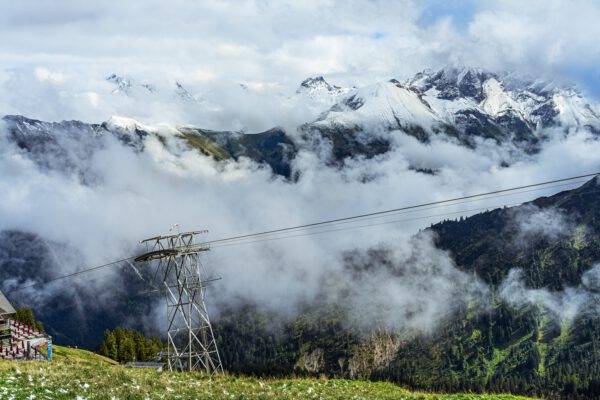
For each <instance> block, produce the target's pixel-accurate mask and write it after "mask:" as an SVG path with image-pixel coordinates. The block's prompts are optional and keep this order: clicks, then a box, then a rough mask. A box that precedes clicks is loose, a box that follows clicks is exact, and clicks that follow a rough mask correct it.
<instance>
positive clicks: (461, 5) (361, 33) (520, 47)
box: [0, 0, 600, 97]
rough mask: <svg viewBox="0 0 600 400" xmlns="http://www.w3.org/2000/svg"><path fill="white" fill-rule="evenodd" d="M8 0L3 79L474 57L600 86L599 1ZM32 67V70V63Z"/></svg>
mask: <svg viewBox="0 0 600 400" xmlns="http://www.w3.org/2000/svg"><path fill="white" fill-rule="evenodd" d="M448 3H450V2H447V1H443V0H430V1H415V2H413V1H409V0H407V1H339V2H338V1H332V0H330V1H303V2H300V1H290V2H287V1H273V2H271V1H248V2H243V1H236V2H233V1H231V2H229V1H225V2H222V1H219V2H216V1H215V2H213V1H202V2H198V1H182V0H174V1H147V0H144V1H138V0H136V1H119V2H116V1H115V2H112V1H85V2H82V1H44V0H36V1H26V0H22V1H18V2H15V1H13V0H0V7H1V9H2V12H1V13H0V71H2V72H3V74H0V80H2V79H4V80H6V79H8V78H7V76H10V75H7V74H11V73H15V71H18V72H23V73H25V72H27V71H29V72H31V71H34V70H35V69H36V68H38V76H37V78H38V79H39V78H40V76H39V68H44V69H45V70H46V71H47V72H48V73H46V74H45V79H46V80H50V81H55V82H61V81H63V80H65V79H69V78H70V77H71V76H77V77H78V78H79V79H81V77H89V79H97V78H104V77H105V76H106V74H108V73H111V72H117V73H121V74H129V75H133V76H136V77H142V78H143V79H152V78H156V79H158V78H160V79H170V80H175V79H178V80H180V81H184V82H188V83H190V84H194V83H199V84H201V83H207V82H214V81H216V80H225V81H235V82H257V83H270V84H273V83H276V84H279V85H284V86H286V85H287V86H290V87H292V86H295V85H297V84H298V82H299V81H300V80H302V79H303V78H305V77H306V76H309V75H315V74H323V75H325V76H326V77H328V78H329V79H331V80H333V81H337V82H339V83H344V82H348V83H356V84H360V83H362V82H365V81H367V82H370V81H373V80H377V79H388V78H390V77H405V76H407V75H409V74H412V73H414V72H417V71H418V70H421V69H423V68H427V67H429V68H438V67H440V66H443V65H448V64H466V65H475V66H482V67H485V68H491V69H516V70H519V71H522V72H525V73H529V74H534V75H536V76H537V75H543V76H551V77H553V78H555V79H569V80H572V81H574V82H576V83H577V84H578V85H579V86H580V87H581V88H582V89H584V90H585V91H586V92H588V93H591V94H593V95H594V96H595V97H598V95H600V83H599V73H598V67H597V65H600V46H599V45H598V44H597V39H598V37H600V24H598V23H597V21H599V20H600V2H597V1H556V0H544V1H541V0H540V1H535V0H528V1H525V2H524V1H510V0H508V1H503V2H500V1H483V0H482V1H468V0H464V1H455V2H452V4H451V5H449V4H448ZM24 71H25V72H24Z"/></svg>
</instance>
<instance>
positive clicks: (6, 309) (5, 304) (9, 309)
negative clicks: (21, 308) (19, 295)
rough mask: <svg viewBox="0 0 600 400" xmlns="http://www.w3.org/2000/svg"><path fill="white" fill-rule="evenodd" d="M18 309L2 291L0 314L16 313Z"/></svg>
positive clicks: (0, 293) (0, 295)
mask: <svg viewBox="0 0 600 400" xmlns="http://www.w3.org/2000/svg"><path fill="white" fill-rule="evenodd" d="M15 312H16V311H15V309H14V307H13V306H12V304H10V301H8V299H7V298H6V296H4V293H2V291H0V316H3V315H8V314H14V313H15Z"/></svg>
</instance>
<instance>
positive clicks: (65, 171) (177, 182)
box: [0, 127, 600, 331]
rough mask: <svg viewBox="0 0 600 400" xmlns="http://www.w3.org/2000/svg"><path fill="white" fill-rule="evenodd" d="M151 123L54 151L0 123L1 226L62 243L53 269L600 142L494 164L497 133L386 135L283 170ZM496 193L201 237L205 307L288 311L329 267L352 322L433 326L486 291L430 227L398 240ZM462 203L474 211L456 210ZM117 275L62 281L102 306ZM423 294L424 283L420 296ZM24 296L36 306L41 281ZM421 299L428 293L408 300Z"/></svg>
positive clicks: (407, 196)
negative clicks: (289, 176)
mask: <svg viewBox="0 0 600 400" xmlns="http://www.w3.org/2000/svg"><path fill="white" fill-rule="evenodd" d="M156 129H157V131H158V132H160V133H161V135H162V136H163V137H164V140H159V139H158V137H156V136H155V135H148V136H146V137H142V138H140V139H139V141H140V142H139V143H138V144H137V145H135V146H132V145H128V144H125V143H124V142H123V141H121V140H119V139H118V138H117V137H118V136H119V135H116V136H115V135H111V134H105V135H95V134H94V133H93V132H89V131H86V132H79V131H77V130H75V131H73V132H62V133H60V134H58V135H57V141H58V143H59V144H60V146H59V147H60V149H61V152H60V153H58V155H57V154H55V153H53V152H40V153H30V152H27V151H25V150H22V149H19V148H18V147H17V146H16V145H15V144H14V143H13V142H12V141H10V140H9V137H8V135H6V131H5V130H3V131H2V140H3V145H2V146H1V149H0V152H1V153H0V176H3V177H4V178H3V180H2V181H1V182H0V221H1V222H0V229H1V230H3V231H6V230H18V231H25V232H32V233H35V234H36V235H38V236H39V237H40V238H42V239H43V240H45V241H47V243H49V245H50V246H53V248H54V249H55V251H56V252H59V253H60V255H59V256H58V257H57V260H58V261H57V262H56V263H54V264H53V271H52V274H53V275H59V274H62V273H69V272H73V271H74V270H76V269H78V268H80V267H81V266H83V265H97V264H102V263H104V262H107V261H112V260H114V259H120V258H123V257H126V256H130V255H133V254H135V253H136V251H138V249H137V248H136V245H135V244H136V243H137V241H138V240H140V239H143V238H146V237H150V236H153V235H155V234H158V233H164V232H166V231H167V230H168V228H169V227H170V226H171V225H172V224H174V223H179V224H181V225H182V229H184V230H188V229H189V230H196V229H201V228H209V229H210V230H211V234H210V235H209V236H207V239H216V238H221V237H226V236H230V235H233V234H238V233H246V232H255V231H260V230H264V229H268V228H277V227H281V226H290V225H301V224H304V223H307V222H312V221H317V220H322V219H330V218H336V217H343V216H348V215H355V214H357V213H361V212H365V211H372V210H381V209H386V208H394V207H398V206H401V205H407V204H414V203H419V202H426V201H432V200H437V199H444V198H449V197H455V196H460V195H463V194H467V193H475V192H484V191H486V190H492V189H497V188H499V187H511V186H515V185H521V184H525V183H528V182H537V181H540V180H545V179H547V178H548V177H554V176H564V175H567V174H577V173H581V172H589V171H592V170H594V169H595V168H596V167H597V162H598V158H597V154H599V152H598V151H599V150H600V144H598V142H597V141H595V140H593V134H591V133H590V132H587V131H585V130H582V131H581V132H577V133H573V134H572V135H569V136H567V137H564V136H562V135H557V136H556V137H555V138H553V139H551V140H549V141H548V142H547V143H546V144H545V145H544V146H543V147H542V149H541V152H540V153H539V154H536V155H528V156H523V158H522V159H521V160H518V161H514V163H513V164H512V165H511V166H509V167H502V168H501V167H498V165H499V164H500V163H501V162H502V160H503V159H504V157H505V156H506V154H508V153H510V151H508V150H507V149H506V148H504V147H503V146H502V145H497V144H493V145H492V143H488V144H486V143H485V142H483V143H481V146H480V147H477V148H475V149H470V148H466V147H463V146H460V145H457V144H453V143H452V142H450V141H448V140H445V139H444V138H443V137H442V136H439V137H433V138H432V140H431V141H430V143H421V142H418V141H417V140H416V139H414V138H412V137H410V136H407V135H404V134H402V133H401V132H395V133H392V134H391V135H392V137H394V144H393V146H392V150H391V151H390V152H388V153H386V154H384V155H381V156H378V157H376V158H374V159H356V160H349V161H348V162H347V163H346V165H345V167H344V168H341V169H339V168H334V167H328V166H327V165H326V163H325V161H324V160H323V159H321V158H320V157H319V152H313V151H310V150H308V149H304V150H301V151H300V153H299V154H298V156H297V158H296V159H295V160H294V162H293V168H294V169H295V170H297V171H301V174H300V175H299V176H300V177H299V179H298V181H297V182H294V181H288V180H285V179H284V178H282V177H277V176H273V174H272V173H271V171H270V170H269V169H268V168H265V167H261V166H259V165H257V164H255V163H253V162H251V161H249V160H247V159H241V160H240V161H239V162H234V161H224V162H217V161H215V160H213V159H211V158H210V157H207V156H204V155H202V154H200V153H199V152H197V151H196V150H192V149H189V148H187V147H186V146H185V145H184V143H183V142H182V141H181V140H180V139H178V138H177V137H176V136H174V135H173V131H172V129H171V128H166V127H162V128H161V127H158V128H156ZM123 134H127V130H126V129H125V131H124V132H123ZM556 152H560V155H561V156H560V159H559V160H560V162H557V157H556V156H555V153H556ZM415 154H421V155H422V157H418V159H419V160H420V162H421V163H422V166H423V167H427V168H431V169H434V170H436V171H437V173H436V174H435V175H431V174H427V173H420V172H417V171H415V170H414V168H413V167H412V164H413V163H414V161H415ZM365 176H369V177H370V179H364V177H365ZM540 193H543V192H540ZM540 193H527V194H521V195H518V196H514V197H511V198H510V200H509V201H510V202H512V201H514V202H518V201H523V200H529V199H531V198H532V197H537V196H538V195H539V194H540ZM506 201H507V199H501V200H498V199H496V200H494V199H491V200H481V201H480V202H473V203H471V204H469V205H468V206H465V205H455V206H449V207H445V208H443V209H440V210H435V212H432V211H431V210H429V211H421V212H414V213H411V214H408V215H398V216H393V217H391V218H382V219H375V220H374V221H370V222H375V223H377V222H387V223H386V224H381V225H377V224H372V225H373V226H366V227H361V228H360V229H358V228H357V229H353V230H343V231H337V232H335V233H334V232H330V233H326V232H325V233H322V234H319V235H315V236H298V237H294V238H288V239H283V240H274V241H267V242H260V243H250V244H243V245H237V246H223V247H216V246H215V248H214V249H213V251H211V252H209V253H208V254H207V256H206V258H205V262H206V265H207V266H208V268H209V270H210V271H211V273H212V274H214V275H220V276H222V277H223V280H222V281H219V282H218V283H217V284H215V285H214V286H213V288H211V292H210V296H211V297H210V299H214V300H212V301H211V303H212V305H213V306H214V305H215V304H217V303H222V304H223V303H224V304H228V303H232V302H235V301H237V300H242V301H249V302H252V303H254V304H258V305H259V306H260V307H263V308H264V309H267V310H269V311H271V312H277V313H279V315H282V316H289V315H293V313H294V312H295V311H297V309H298V306H299V304H302V303H303V302H307V301H311V300H312V299H315V298H317V297H318V296H321V295H322V290H323V288H324V287H327V286H324V284H325V283H327V282H331V281H330V280H331V279H333V283H337V284H338V286H337V287H336V286H332V287H331V291H330V296H329V297H328V298H327V300H328V301H332V302H335V301H336V300H339V299H341V297H338V296H342V295H344V294H345V296H350V297H349V298H350V302H349V304H352V305H354V306H355V307H356V308H357V309H361V310H363V311H364V313H365V315H367V316H369V319H367V320H365V321H368V322H373V323H379V324H381V325H383V326H387V327H404V328H407V329H413V330H423V331H431V330H432V329H435V327H436V326H437V324H438V323H439V322H440V321H442V320H443V319H444V318H445V317H446V316H447V315H449V314H451V313H452V311H453V310H454V309H455V308H456V307H458V306H460V304H464V303H465V302H466V301H468V299H470V298H475V297H477V296H481V297H482V298H485V295H484V294H485V293H486V291H487V289H486V288H485V286H484V285H482V284H481V283H480V282H479V281H478V280H477V279H476V278H474V277H471V276H467V275H465V274H463V273H462V272H460V271H459V270H458V269H459V267H460V266H456V265H455V264H454V263H453V262H452V261H451V258H450V256H449V255H448V254H446V253H444V252H441V251H439V250H437V249H435V248H434V247H433V246H432V245H431V240H430V239H429V238H427V237H426V236H421V237H420V238H419V239H410V237H411V236H412V235H413V234H414V233H416V232H417V231H418V229H420V228H423V227H425V226H427V225H429V224H430V223H432V222H435V221H438V220H440V219H442V218H444V217H443V214H444V213H452V212H460V213H461V214H472V213H474V212H477V211H476V210H481V209H482V208H486V207H489V208H495V207H497V206H499V205H500V204H499V202H501V203H505V202H506ZM469 209H473V211H465V210H469ZM439 214H442V215H439ZM450 215H452V214H450ZM394 220H399V221H403V222H396V223H392V222H393V221H394ZM282 221H284V222H282ZM354 225H360V224H354ZM352 226H353V224H348V225H345V227H352ZM53 243H57V244H60V246H57V245H53ZM373 248H380V249H383V250H385V251H389V253H388V256H389V257H387V258H385V259H384V258H382V259H380V260H378V259H377V258H371V259H369V256H368V251H369V249H373ZM348 251H356V253H353V254H355V256H354V259H348V258H346V259H344V254H348ZM62 254H64V256H63V255H62ZM361 260H362V261H361ZM352 265H354V266H355V267H356V266H360V265H362V266H370V267H369V268H370V271H369V272H367V271H366V270H365V271H363V272H360V271H359V272H356V271H354V272H352V271H351V270H348V268H349V267H351V266H352ZM121 273H122V272H121V270H119V269H106V270H102V271H99V272H95V273H94V275H93V278H91V277H90V279H88V280H89V283H87V284H85V283H78V284H77V285H76V287H77V288H79V289H81V290H84V292H85V296H83V297H82V299H83V298H84V297H85V298H88V299H89V298H102V299H106V300H107V303H108V302H109V301H110V295H108V294H109V293H110V290H108V291H107V289H111V290H113V289H115V288H116V287H118V285H119V282H121V280H122V276H121ZM69 286H71V284H69ZM62 287H63V286H62V284H61V282H57V283H56V284H54V285H51V286H50V287H49V288H48V291H47V292H44V293H47V294H50V295H52V293H54V291H55V290H59V291H60V290H62ZM430 293H436V295H435V296H431V295H428V296H425V294H430ZM35 295H36V296H38V297H37V298H38V300H40V303H43V297H42V298H40V297H39V296H40V292H39V291H36V292H35ZM99 295H103V297H99ZM422 296H425V297H424V298H425V299H426V301H420V300H419V301H415V298H419V297H422ZM213 310H214V309H213ZM363 323H364V322H363ZM358 325H360V324H358Z"/></svg>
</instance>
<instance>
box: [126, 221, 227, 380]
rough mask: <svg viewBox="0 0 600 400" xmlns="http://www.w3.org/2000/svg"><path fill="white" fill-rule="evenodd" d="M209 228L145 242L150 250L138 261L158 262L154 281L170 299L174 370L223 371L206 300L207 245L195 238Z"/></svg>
mask: <svg viewBox="0 0 600 400" xmlns="http://www.w3.org/2000/svg"><path fill="white" fill-rule="evenodd" d="M201 233H206V231H196V232H186V233H178V234H176V235H168V236H157V237H153V238H150V239H146V240H143V241H141V242H140V243H144V244H146V246H147V252H146V253H144V254H142V255H140V256H138V257H137V258H136V261H156V269H155V270H154V282H155V283H156V284H158V285H160V286H161V287H162V290H161V291H164V294H165V298H166V301H167V318H168V319H167V351H166V354H165V358H166V364H167V368H168V369H169V370H170V371H173V370H179V371H205V372H207V373H208V374H210V375H213V374H216V373H222V372H223V366H222V364H221V358H220V356H219V351H218V349H217V343H216V341H215V337H214V333H213V330H212V326H211V324H210V319H209V317H208V312H207V311H206V305H205V303H204V296H205V287H206V284H207V283H208V282H210V281H212V280H214V279H208V277H207V273H206V270H205V268H204V267H203V266H202V264H201V263H200V259H199V254H200V253H201V252H203V251H208V250H209V247H208V246H207V245H202V244H196V243H195V238H196V236H197V235H199V234H201Z"/></svg>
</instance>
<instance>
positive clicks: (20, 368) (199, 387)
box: [0, 346, 525, 400]
mask: <svg viewBox="0 0 600 400" xmlns="http://www.w3.org/2000/svg"><path fill="white" fill-rule="evenodd" d="M0 398H3V399H5V398H6V399H8V398H10V399H14V400H19V399H33V398H35V399H75V398H77V399H177V398H180V399H309V398H314V399H351V398H352V399H423V400H426V399H457V400H458V399H504V400H509V399H525V397H518V396H510V395H475V394H454V395H439V394H429V393H417V392H410V391H408V390H406V389H403V388H401V387H399V386H397V385H394V384H392V383H384V382H363V381H350V380H341V379H331V380H329V379H256V378H249V377H237V376H223V377H217V378H213V379H212V380H211V379H208V378H207V377H206V376H204V375H202V374H198V373H167V372H165V373H159V372H156V371H153V370H147V369H131V368H126V367H123V366H120V365H115V363H114V362H113V361H112V360H109V359H107V358H104V357H102V356H99V355H97V354H94V353H92V352H89V351H85V350H76V349H70V348H65V347H60V346H55V358H54V360H53V361H52V362H51V363H47V362H11V361H0Z"/></svg>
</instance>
